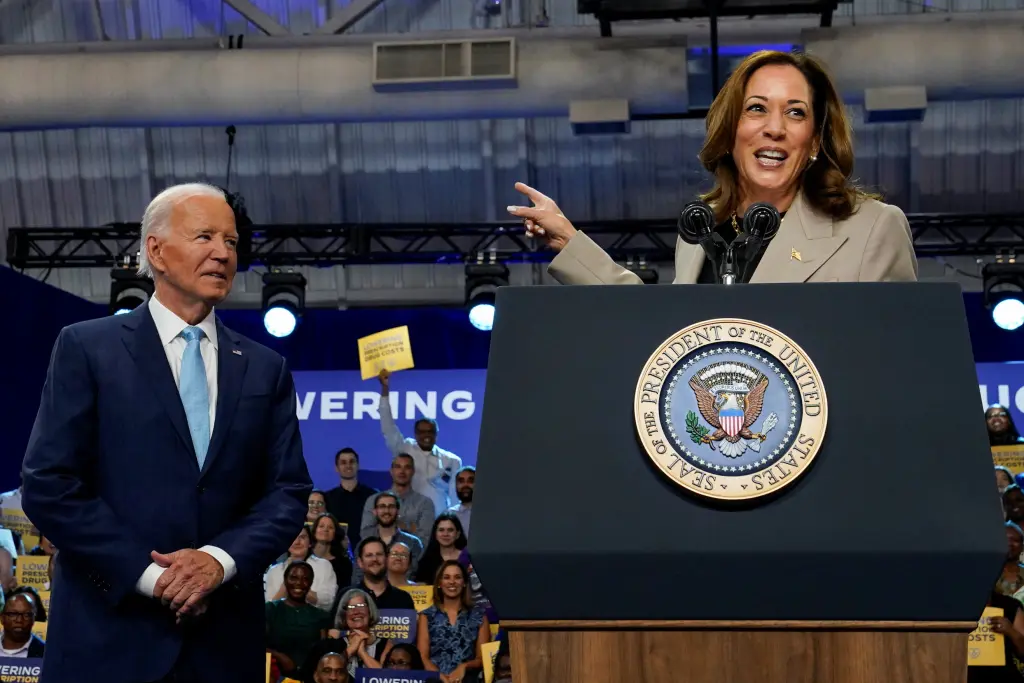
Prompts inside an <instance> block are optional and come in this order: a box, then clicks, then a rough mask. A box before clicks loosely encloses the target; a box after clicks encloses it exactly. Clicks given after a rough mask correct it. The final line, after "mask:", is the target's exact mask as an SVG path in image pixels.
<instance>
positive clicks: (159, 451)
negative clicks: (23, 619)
mask: <svg viewBox="0 0 1024 683" xmlns="http://www.w3.org/2000/svg"><path fill="white" fill-rule="evenodd" d="M237 243H238V234H237V232H236V228H235V220H234V212H233V211H232V209H231V207H230V206H229V205H228V203H227V202H226V200H225V197H224V194H223V193H222V192H221V191H220V190H218V189H217V188H214V187H210V186H206V185H199V184H192V185H180V186H176V187H173V188H170V189H168V190H165V191H164V192H163V193H161V194H160V195H159V196H157V197H156V198H155V199H154V200H153V202H152V203H151V204H150V206H149V208H148V209H147V210H146V214H145V216H144V217H143V222H142V238H141V247H140V268H139V269H140V272H142V273H145V274H149V275H151V276H152V277H153V280H154V283H155V292H154V296H153V297H151V298H150V300H149V302H148V303H146V304H145V305H143V306H140V307H139V308H137V309H136V310H135V311H133V312H131V313H129V314H127V315H123V316H111V317H107V318H102V319H98V320H90V321H87V322H83V323H79V324H76V325H71V326H70V327H67V328H65V329H64V330H63V331H62V332H61V333H60V336H59V337H58V338H57V342H56V345H55V346H54V349H53V355H52V357H51V360H50V369H49V371H48V373H47V377H46V384H45V386H44V388H43V393H42V398H41V400H40V405H39V413H38V415H37V417H36V422H35V426H34V428H33V430H32V436H31V438H30V440H29V445H28V452H27V453H26V454H25V462H24V467H23V472H22V475H23V481H24V483H23V490H22V502H23V507H24V509H25V512H26V513H27V514H28V516H29V517H30V518H31V519H32V521H33V523H35V525H36V526H38V527H39V530H40V531H41V532H42V534H43V535H45V536H46V537H47V538H49V539H50V540H52V541H53V543H54V544H55V545H56V546H57V547H58V548H60V554H59V555H58V557H57V566H56V574H55V577H54V592H53V594H52V596H51V616H50V620H49V628H48V634H47V635H48V639H47V648H46V657H45V660H44V663H43V674H42V681H43V683H69V682H74V683H91V682H93V681H96V682H97V683H99V682H100V681H103V682H105V683H150V682H154V681H165V682H168V683H170V682H173V683H191V682H193V681H195V682H197V683H205V682H207V681H210V682H211V683H212V682H214V681H216V682H218V683H220V682H222V681H256V680H261V679H262V678H264V677H265V675H266V674H265V656H264V653H265V649H264V637H265V627H264V620H263V614H264V609H263V581H262V577H263V573H264V571H265V570H266V568H267V566H268V565H269V564H270V563H271V562H272V561H273V560H274V559H275V558H276V557H277V556H278V555H280V554H281V553H282V552H284V551H285V550H286V549H287V548H288V545H289V544H290V543H291V542H292V541H293V540H294V539H295V534H296V533H298V530H299V528H300V527H301V526H302V523H303V520H304V519H305V515H306V499H307V497H308V495H309V492H310V490H311V489H312V484H311V482H310V478H309V473H308V471H307V469H306V464H305V461H304V460H303V457H302V443H301V440H300V437H299V426H298V420H297V418H296V412H295V387H294V384H293V382H292V377H291V374H290V373H289V371H288V367H287V365H286V364H285V361H284V359H283V358H281V356H279V355H278V354H276V353H274V352H272V351H270V350H269V349H267V348H265V347H263V346H261V345H259V344H257V343H255V342H253V341H250V340H249V339H246V338H245V337H242V336H240V335H238V334H236V333H234V332H232V331H231V330H229V329H227V328H226V327H224V325H223V324H221V322H220V321H219V320H218V319H217V318H216V317H215V316H214V313H213V307H214V306H215V305H216V304H218V303H220V302H221V301H223V300H224V298H225V297H226V296H227V295H228V292H230V291H231V283H232V280H233V278H234V275H235V269H236V266H237V255H236V251H235V248H236V245H237Z"/></svg>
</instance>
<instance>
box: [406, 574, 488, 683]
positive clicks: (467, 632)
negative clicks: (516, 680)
mask: <svg viewBox="0 0 1024 683" xmlns="http://www.w3.org/2000/svg"><path fill="white" fill-rule="evenodd" d="M489 640H490V624H489V623H488V621H487V616H486V615H485V614H484V612H483V610H481V609H479V608H478V607H476V606H474V605H473V602H472V599H471V598H470V594H469V579H468V577H467V575H466V570H465V568H464V567H463V566H462V565H461V564H459V563H458V562H456V561H452V560H449V561H446V562H444V563H443V564H442V565H441V568H440V569H439V571H438V572H437V579H436V580H435V581H434V604H433V605H431V606H430V607H428V608H427V609H426V610H424V611H423V612H422V613H420V615H419V621H418V625H417V627H416V645H417V647H418V648H419V651H420V655H422V656H423V662H424V664H425V666H426V669H427V670H428V671H438V672H440V674H441V681H442V683H479V682H480V681H482V680H483V675H482V674H483V654H482V652H481V648H482V647H483V646H484V644H485V643H487V642H488V641H489Z"/></svg>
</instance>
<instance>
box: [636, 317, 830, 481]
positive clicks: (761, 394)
mask: <svg viewBox="0 0 1024 683" xmlns="http://www.w3.org/2000/svg"><path fill="white" fill-rule="evenodd" d="M633 414H634V418H635V420H636V430H637V435H638V436H639V437H640V442H641V444H642V445H643V447H644V450H645V451H646V452H647V455H648V456H649V457H650V458H651V460H652V461H653V462H654V464H655V465H656V466H657V467H658V469H660V470H661V472H662V473H663V474H664V475H665V477H667V478H668V479H669V480H670V481H671V482H672V483H674V484H676V485H677V486H680V487H682V488H684V489H686V490H687V491H689V492H690V493H694V494H696V495H698V496H701V497H703V498H715V499H720V500H745V499H747V500H749V499H754V498H760V497H762V496H767V495H771V494H774V493H777V492H778V491H780V490H782V489H784V488H786V487H787V486H789V485H790V484H792V483H793V482H794V481H796V480H797V479H798V478H800V476H801V475H803V474H804V473H805V472H806V471H807V469H808V467H810V465H811V463H812V462H813V461H814V458H815V456H816V455H817V454H818V449H819V448H821V442H822V439H823V438H824V437H825V424H826V422H827V420H828V401H827V399H826V398H825V388H824V386H823V385H822V380H821V376H820V375H819V373H818V370H817V368H815V367H814V363H812V362H811V359H810V358H809V357H808V355H807V354H806V353H805V352H804V350H803V349H801V348H800V347H799V346H797V344H796V343H795V342H794V341H793V340H791V339H789V338H788V337H786V336H785V335H783V334H782V333H781V332H779V331H778V330H774V329H772V328H770V327H766V326H765V325H762V324H760V323H758V322H754V321H752V320H736V319H732V318H720V319H716V320H705V321H703V322H699V323H696V324H694V325H691V326H690V327H687V328H686V329H683V330H680V331H679V332H676V333H675V334H674V335H672V336H671V337H669V338H668V339H667V340H665V341H664V342H663V343H662V344H661V346H659V347H658V349H657V350H655V352H654V353H653V354H652V355H651V357H650V358H649V359H648V360H647V363H646V364H645V365H644V367H643V370H642V372H641V373H640V378H639V380H638V381H637V385H636V393H635V395H634V403H633Z"/></svg>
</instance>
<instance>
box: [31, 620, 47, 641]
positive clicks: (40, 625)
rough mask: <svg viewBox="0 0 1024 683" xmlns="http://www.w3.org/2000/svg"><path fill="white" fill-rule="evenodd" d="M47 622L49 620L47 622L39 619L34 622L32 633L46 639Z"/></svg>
mask: <svg viewBox="0 0 1024 683" xmlns="http://www.w3.org/2000/svg"><path fill="white" fill-rule="evenodd" d="M47 623H48V622H45V621H37V622H36V623H34V624H32V633H34V634H36V635H37V636H39V637H40V638H42V639H43V640H46V624H47Z"/></svg>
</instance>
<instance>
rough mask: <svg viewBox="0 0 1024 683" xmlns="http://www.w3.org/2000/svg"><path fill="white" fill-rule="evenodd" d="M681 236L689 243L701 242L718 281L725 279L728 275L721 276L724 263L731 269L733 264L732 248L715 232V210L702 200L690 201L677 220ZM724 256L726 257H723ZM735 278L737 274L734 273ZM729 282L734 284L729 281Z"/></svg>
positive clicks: (727, 268)
mask: <svg viewBox="0 0 1024 683" xmlns="http://www.w3.org/2000/svg"><path fill="white" fill-rule="evenodd" d="M677 226H678V228H679V237H680V238H681V239H682V240H683V241H684V242H686V243H687V244H699V245H700V246H701V248H702V249H703V250H704V254H705V255H707V258H708V260H709V261H711V269H712V272H713V273H714V277H715V280H716V281H724V279H725V278H726V277H729V276H728V275H725V276H720V275H719V273H720V271H721V270H722V264H723V263H725V264H726V270H727V271H729V270H730V266H731V264H732V248H731V247H730V246H729V245H728V244H727V243H726V241H725V239H724V238H723V237H722V236H721V235H719V234H718V233H717V232H715V212H714V211H712V210H711V207H710V206H708V205H707V204H705V203H704V202H702V201H694V202H690V203H689V204H687V205H686V206H684V207H683V210H682V212H681V213H680V214H679V220H678V222H677ZM723 256H724V257H725V258H724V259H723ZM732 278H733V279H735V275H732ZM727 284H732V283H731V282H728V283H727Z"/></svg>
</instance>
